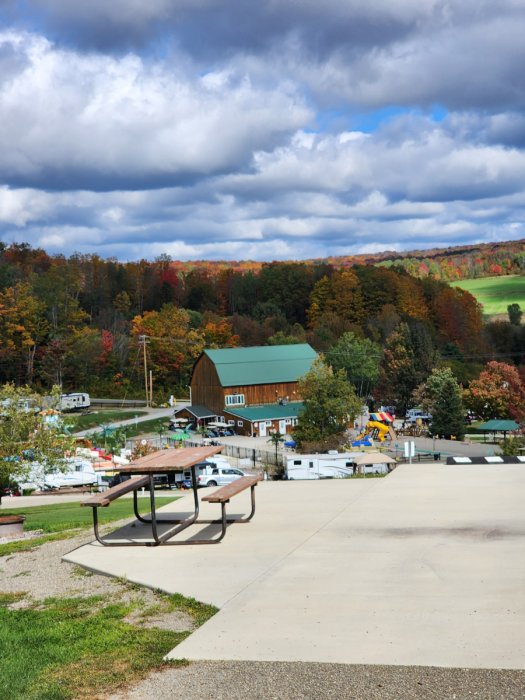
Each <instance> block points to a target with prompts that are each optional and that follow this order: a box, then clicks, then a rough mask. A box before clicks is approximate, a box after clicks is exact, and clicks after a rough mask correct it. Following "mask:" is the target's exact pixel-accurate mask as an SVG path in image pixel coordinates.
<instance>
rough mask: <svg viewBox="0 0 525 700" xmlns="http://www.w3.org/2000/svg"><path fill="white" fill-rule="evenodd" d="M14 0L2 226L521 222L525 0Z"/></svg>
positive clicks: (1, 110)
mask: <svg viewBox="0 0 525 700" xmlns="http://www.w3.org/2000/svg"><path fill="white" fill-rule="evenodd" d="M21 5H22V4H21V3H17V2H15V1H14V0H0V20H2V19H3V20H4V21H3V26H10V28H9V29H5V30H3V31H2V32H0V123H1V124H2V129H0V227H1V231H2V234H1V236H0V237H1V238H2V240H4V241H6V242H10V241H14V240H18V241H29V242H30V243H32V244H34V245H40V246H43V247H46V248H48V249H49V250H50V251H52V252H65V253H71V252H73V251H76V250H82V251H85V252H97V253H99V254H102V255H108V256H116V257H119V258H123V259H129V258H130V257H153V256H155V255H159V254H161V253H163V252H164V253H168V254H170V255H172V256H173V257H177V258H182V259H190V258H205V257H209V258H222V259H224V258H254V259H279V258H308V257H322V256H325V255H327V254H334V255H335V254H348V253H357V252H360V251H363V250H381V249H385V248H390V249H392V248H394V247H397V249H403V248H410V247H412V248H413V247H425V246H429V247H430V246H435V245H451V244H455V243H468V242H475V241H479V240H493V239H494V238H495V237H496V238H497V237H498V236H500V237H502V238H504V237H508V238H520V237H525V231H524V230H523V224H522V223H521V222H522V221H523V214H524V210H525V186H524V182H525V151H524V146H525V116H524V115H525V110H524V95H525V77H524V74H523V71H522V69H521V66H522V64H523V53H524V51H523V39H522V37H523V30H524V28H525V8H524V6H523V1H522V0H500V2H498V3H494V2H493V1H492V0H374V2H373V3H363V2H362V1H360V0H344V2H343V0H326V2H324V3H322V4H319V2H318V1H315V2H314V0H302V2H296V1H295V0H279V1H278V0H261V2H259V3H247V2H246V1H245V0H230V2H229V3H228V4H227V11H226V10H225V4H224V3H223V2H219V0H150V2H147V3H146V2H143V0H113V1H112V2H107V0H92V1H91V2H90V3H89V5H85V4H82V3H73V2H70V1H69V0H27V1H26V2H25V3H24V4H23V5H24V13H23V14H22V13H20V12H19V9H20V7H21Z"/></svg>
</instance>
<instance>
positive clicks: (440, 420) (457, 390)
mask: <svg viewBox="0 0 525 700" xmlns="http://www.w3.org/2000/svg"><path fill="white" fill-rule="evenodd" d="M418 393H419V397H421V398H422V401H421V403H422V405H423V406H424V407H425V408H426V409H427V410H428V411H429V412H430V413H431V414H432V423H431V424H430V433H431V434H432V435H436V436H442V437H444V438H446V439H450V438H451V436H454V437H455V438H456V439H458V440H462V439H463V437H464V435H465V409H464V407H463V398H462V390H461V387H460V385H459V384H458V382H457V380H456V378H455V376H454V375H453V373H452V370H451V369H450V367H443V368H441V369H434V370H433V371H432V374H431V375H430V376H429V377H428V379H427V381H426V382H425V383H424V385H423V386H422V387H421V388H420V391H419V392H418Z"/></svg>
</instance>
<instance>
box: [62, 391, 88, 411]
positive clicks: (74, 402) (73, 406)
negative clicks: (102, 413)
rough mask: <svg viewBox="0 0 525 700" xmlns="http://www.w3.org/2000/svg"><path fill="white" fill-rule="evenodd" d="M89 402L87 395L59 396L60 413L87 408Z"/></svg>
mask: <svg viewBox="0 0 525 700" xmlns="http://www.w3.org/2000/svg"><path fill="white" fill-rule="evenodd" d="M90 406H91V401H90V398H89V394H82V393H74V394H61V395H60V406H59V408H60V410H61V411H81V410H83V409H86V408H89V407H90Z"/></svg>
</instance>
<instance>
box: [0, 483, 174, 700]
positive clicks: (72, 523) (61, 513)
mask: <svg viewBox="0 0 525 700" xmlns="http://www.w3.org/2000/svg"><path fill="white" fill-rule="evenodd" d="M177 498H179V496H159V495H156V497H155V502H156V504H157V505H158V507H159V508H160V507H161V506H165V505H167V504H168V503H171V502H172V501H175V500H177ZM139 512H140V513H149V495H146V496H144V497H141V496H139ZM0 514H1V515H25V517H26V521H25V523H24V529H25V530H26V531H31V530H43V531H44V532H45V533H46V534H47V535H49V536H48V537H37V538H34V539H28V540H18V541H15V542H7V543H5V544H0V557H3V556H7V555H8V554H12V553H13V552H17V551H18V552H19V551H25V550H29V549H34V548H35V547H38V546H40V545H41V544H43V543H44V542H49V541H50V540H53V539H62V538H63V537H70V536H73V535H76V534H78V533H77V530H78V529H79V528H89V527H91V526H92V524H93V515H92V512H91V508H81V507H80V505H79V503H78V502H68V503H55V504H50V505H45V506H31V507H26V508H9V509H7V508H6V509H2V510H0ZM98 517H99V522H100V523H102V524H104V523H110V522H112V521H114V520H122V519H130V520H131V519H132V518H134V517H135V515H134V513H133V499H132V498H122V499H119V500H118V501H115V502H114V503H112V505H111V508H99V510H98ZM0 697H2V696H1V694H0Z"/></svg>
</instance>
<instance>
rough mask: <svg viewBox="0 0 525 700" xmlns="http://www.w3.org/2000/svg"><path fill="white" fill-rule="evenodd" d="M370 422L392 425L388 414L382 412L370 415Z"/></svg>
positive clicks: (392, 420) (391, 419) (391, 418)
mask: <svg viewBox="0 0 525 700" xmlns="http://www.w3.org/2000/svg"><path fill="white" fill-rule="evenodd" d="M370 420H376V421H379V422H381V423H393V422H394V419H393V417H392V416H391V415H390V413H385V412H383V411H378V412H377V413H371V414H370Z"/></svg>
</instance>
